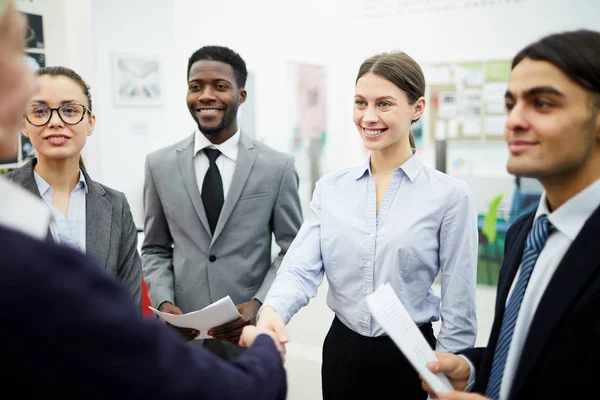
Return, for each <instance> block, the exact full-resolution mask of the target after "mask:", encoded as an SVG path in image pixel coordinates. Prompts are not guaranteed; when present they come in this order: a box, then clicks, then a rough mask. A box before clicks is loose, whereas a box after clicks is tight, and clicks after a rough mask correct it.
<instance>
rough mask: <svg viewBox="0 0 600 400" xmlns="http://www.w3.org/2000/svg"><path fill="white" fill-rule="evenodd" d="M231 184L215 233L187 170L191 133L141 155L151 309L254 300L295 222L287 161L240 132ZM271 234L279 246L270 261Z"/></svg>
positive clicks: (293, 178) (295, 199) (297, 214)
mask: <svg viewBox="0 0 600 400" xmlns="http://www.w3.org/2000/svg"><path fill="white" fill-rule="evenodd" d="M240 135H241V136H240V143H239V153H238V159H237V162H236V166H235V171H234V175H233V179H232V182H231V186H230V188H229V192H228V195H227V198H226V199H225V203H224V204H223V209H222V211H221V215H220V217H219V221H218V223H217V226H216V228H215V234H214V236H212V235H211V233H210V228H209V225H208V221H207V218H206V213H205V211H204V206H203V203H202V198H201V197H200V191H199V189H198V184H197V182H196V176H195V172H194V164H193V158H194V135H192V136H190V137H188V138H187V139H185V140H183V141H181V142H179V143H176V144H174V145H171V146H169V147H166V148H163V149H161V150H158V151H156V152H154V153H152V154H150V155H148V157H147V158H146V178H145V183H144V209H145V225H144V234H145V238H144V242H143V245H142V268H143V270H144V279H145V280H146V283H147V284H148V292H149V295H150V300H151V302H152V304H153V305H154V306H155V307H158V306H159V305H160V304H161V303H163V302H165V301H169V302H171V303H173V304H175V305H176V306H177V307H179V308H180V309H181V311H183V312H184V313H187V312H190V311H195V310H199V309H201V308H203V307H206V306H207V305H209V304H210V303H212V302H214V301H216V300H219V299H220V298H222V297H224V296H227V295H229V296H230V297H231V299H232V300H233V302H234V303H235V304H240V303H243V302H246V301H250V300H251V299H253V298H256V299H257V300H259V301H260V302H262V301H264V298H265V296H266V294H267V291H268V290H269V288H270V286H271V283H273V280H274V279H275V275H276V273H277V269H278V268H279V264H280V263H281V260H282V258H283V256H284V255H285V253H286V251H287V249H288V248H289V246H290V244H291V243H292V240H294V237H295V236H296V234H297V233H298V230H299V229H300V225H301V224H302V210H301V206H300V198H299V195H298V174H297V172H296V169H295V167H294V160H293V158H292V157H291V156H289V155H287V154H284V153H280V152H278V151H275V150H273V149H272V148H270V147H268V146H266V145H264V144H262V143H260V142H257V141H254V140H253V139H251V138H250V137H248V136H245V135H244V134H242V133H240ZM272 234H274V235H275V240H276V242H277V244H278V246H279V247H280V248H281V251H280V252H279V255H278V256H277V257H276V258H275V260H274V261H271V243H272Z"/></svg>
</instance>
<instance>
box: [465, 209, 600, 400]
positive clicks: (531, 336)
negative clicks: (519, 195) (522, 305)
mask: <svg viewBox="0 0 600 400" xmlns="http://www.w3.org/2000/svg"><path fill="white" fill-rule="evenodd" d="M534 217H535V212H534V213H530V214H527V215H524V216H523V217H521V218H519V219H518V220H517V221H515V222H514V223H513V224H512V226H511V227H510V229H509V230H508V232H507V234H506V241H505V252H504V253H505V254H504V263H503V265H502V269H501V270H500V278H499V281H498V291H497V297H496V314H495V318H494V323H493V325H492V332H491V334H490V339H489V343H488V346H487V348H484V349H471V350H467V351H464V352H463V354H464V355H465V356H467V357H468V358H469V359H470V360H471V361H472V362H473V363H474V365H475V366H476V370H477V376H476V382H475V386H474V391H476V392H479V393H484V392H485V390H486V386H487V382H488V379H489V376H490V371H491V367H492V357H493V355H494V350H495V348H496V343H497V341H498V335H499V333H500V325H501V323H502V317H503V314H504V306H505V304H506V299H507V296H508V292H509V290H510V287H511V285H512V282H513V280H514V279H515V276H516V274H517V270H518V268H519V264H520V263H521V257H522V255H523V250H524V248H525V240H526V238H527V235H528V234H529V231H530V230H531V228H532V225H533V220H534ZM599 245H600V207H598V208H597V209H596V210H595V211H594V213H593V214H592V215H591V217H590V218H589V219H588V220H587V221H586V223H585V224H584V226H583V228H582V229H581V231H580V232H579V235H578V236H577V238H575V241H574V242H573V244H572V245H571V247H570V248H569V249H568V250H567V253H566V254H565V256H564V258H563V259H562V261H561V262H560V264H559V266H558V268H557V270H556V272H555V273H554V276H553V277H552V279H551V280H550V282H549V284H548V287H547V288H546V291H545V292H544V294H543V296H542V298H541V300H540V304H539V306H538V308H537V311H536V312H535V315H534V317H533V320H532V322H531V327H530V329H529V333H528V334H527V338H526V339H525V344H524V347H523V352H522V353H521V359H520V361H519V363H518V366H517V371H516V374H515V380H514V382H513V385H512V389H511V392H510V396H509V399H510V400H517V399H519V400H521V399H523V400H525V399H527V400H529V399H545V398H559V399H571V398H573V396H574V393H575V391H580V390H583V391H588V390H590V384H591V383H593V382H595V380H596V379H598V377H597V375H598V374H597V372H598V371H599V368H598V360H599V359H600V315H599V314H598V310H600V248H599V247H600V246H599Z"/></svg>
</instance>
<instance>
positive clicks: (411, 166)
mask: <svg viewBox="0 0 600 400" xmlns="http://www.w3.org/2000/svg"><path fill="white" fill-rule="evenodd" d="M422 168H423V160H421V157H420V156H419V155H418V154H417V153H416V152H414V150H413V155H412V157H411V158H409V159H408V160H406V162H405V163H404V164H402V165H401V166H399V167H398V168H396V169H395V170H394V172H396V171H403V172H404V174H405V175H406V176H407V177H408V179H410V180H411V181H413V182H414V180H415V179H417V176H419V173H420V172H421V169H422ZM367 171H368V172H369V173H371V157H370V156H369V157H367V160H366V162H365V163H364V165H363V166H361V167H359V168H358V169H357V170H356V174H354V179H356V180H358V179H360V178H362V177H363V176H364V175H365V173H366V172H367Z"/></svg>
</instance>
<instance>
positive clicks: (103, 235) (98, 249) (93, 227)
mask: <svg viewBox="0 0 600 400" xmlns="http://www.w3.org/2000/svg"><path fill="white" fill-rule="evenodd" d="M83 175H84V176H85V181H86V183H87V187H88V193H87V195H86V197H85V251H86V253H88V254H91V255H93V256H94V257H96V258H97V259H98V261H100V262H101V263H102V265H104V266H105V268H106V265H107V263H108V255H109V252H110V233H111V225H112V224H111V220H112V204H110V202H109V201H108V200H106V198H105V195H106V191H105V190H104V188H103V187H102V186H100V185H99V184H98V183H96V182H94V181H93V180H92V179H91V178H90V177H89V175H88V174H87V173H86V172H85V171H84V172H83Z"/></svg>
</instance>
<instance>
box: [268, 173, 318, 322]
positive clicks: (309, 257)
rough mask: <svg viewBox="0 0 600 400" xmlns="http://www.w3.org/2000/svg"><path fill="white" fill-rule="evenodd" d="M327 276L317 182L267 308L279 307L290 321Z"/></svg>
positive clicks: (271, 290)
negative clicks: (323, 254) (305, 216)
mask: <svg viewBox="0 0 600 400" xmlns="http://www.w3.org/2000/svg"><path fill="white" fill-rule="evenodd" d="M323 276H324V268H323V259H322V256H321V194H320V187H319V183H318V182H317V187H316V188H315V191H314V193H313V198H312V201H311V202H310V206H309V213H308V215H307V218H306V220H305V221H304V223H303V224H302V227H301V228H300V231H299V232H298V235H297V236H296V238H295V239H294V241H293V242H292V244H291V246H290V248H289V249H288V251H287V253H286V255H285V257H284V258H283V261H282V262H281V267H280V268H279V271H278V272H277V277H276V278H275V281H274V282H273V285H272V286H271V289H270V290H269V293H268V294H267V297H266V298H265V301H264V302H263V307H272V308H273V309H275V311H277V313H278V314H279V315H280V316H281V317H282V318H283V319H284V321H285V323H286V324H287V323H288V322H289V321H290V319H291V318H292V316H293V315H294V314H295V313H297V312H298V311H299V310H300V309H301V308H302V307H304V306H305V305H307V304H308V302H309V300H310V299H311V298H312V297H314V296H315V295H316V294H317V289H318V287H319V285H320V284H321V282H322V281H323Z"/></svg>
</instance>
